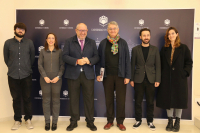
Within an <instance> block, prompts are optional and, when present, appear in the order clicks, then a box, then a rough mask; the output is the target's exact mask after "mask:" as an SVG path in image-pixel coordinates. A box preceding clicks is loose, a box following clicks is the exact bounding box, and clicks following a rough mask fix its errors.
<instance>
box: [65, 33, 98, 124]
mask: <svg viewBox="0 0 200 133" xmlns="http://www.w3.org/2000/svg"><path fill="white" fill-rule="evenodd" d="M82 57H87V58H88V59H89V61H90V64H85V65H83V66H80V65H78V64H77V65H76V62H77V60H78V59H82ZM63 61H64V62H65V63H66V71H65V78H67V82H68V90H69V97H70V114H71V119H70V122H71V123H76V122H77V121H78V120H80V114H79V97H80V86H82V92H83V100H84V111H85V116H86V121H87V122H88V123H92V122H94V118H93V117H94V79H95V74H94V67H93V65H95V64H96V63H97V62H98V61H99V56H98V51H97V47H96V43H95V41H94V40H92V39H90V38H88V37H86V38H85V44H84V48H83V51H81V46H80V44H79V42H78V38H77V36H74V37H71V38H69V39H67V40H66V42H65V46H64V49H63ZM81 69H83V71H81Z"/></svg>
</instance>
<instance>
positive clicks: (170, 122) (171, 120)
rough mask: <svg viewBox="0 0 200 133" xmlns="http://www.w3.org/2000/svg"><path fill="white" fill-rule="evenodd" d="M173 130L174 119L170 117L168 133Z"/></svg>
mask: <svg viewBox="0 0 200 133" xmlns="http://www.w3.org/2000/svg"><path fill="white" fill-rule="evenodd" d="M172 130H173V118H172V117H168V124H167V127H166V131H172Z"/></svg>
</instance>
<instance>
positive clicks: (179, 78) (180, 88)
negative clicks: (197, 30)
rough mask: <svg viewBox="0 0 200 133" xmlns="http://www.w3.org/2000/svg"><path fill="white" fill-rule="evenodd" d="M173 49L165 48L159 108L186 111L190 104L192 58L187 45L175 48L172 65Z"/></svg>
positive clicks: (163, 51) (158, 95)
mask: <svg viewBox="0 0 200 133" xmlns="http://www.w3.org/2000/svg"><path fill="white" fill-rule="evenodd" d="M171 51H172V47H171V45H170V47H163V48H162V49H161V52H160V57H161V84H160V87H159V88H158V93H157V99H156V105H157V107H160V108H164V109H170V108H177V109H186V108H187V103H188V84H187V77H189V75H190V73H191V69H192V63H193V61H192V58H191V53H190V50H189V49H188V47H187V45H185V44H181V45H180V46H179V47H178V48H175V51H174V56H173V61H172V65H170V60H171Z"/></svg>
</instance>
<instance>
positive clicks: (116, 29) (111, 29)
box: [108, 28, 118, 30]
mask: <svg viewBox="0 0 200 133" xmlns="http://www.w3.org/2000/svg"><path fill="white" fill-rule="evenodd" d="M117 29H118V28H108V30H117Z"/></svg>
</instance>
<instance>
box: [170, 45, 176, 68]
mask: <svg viewBox="0 0 200 133" xmlns="http://www.w3.org/2000/svg"><path fill="white" fill-rule="evenodd" d="M174 51H175V47H172V52H171V61H170V64H171V65H172V61H173V56H174Z"/></svg>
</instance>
